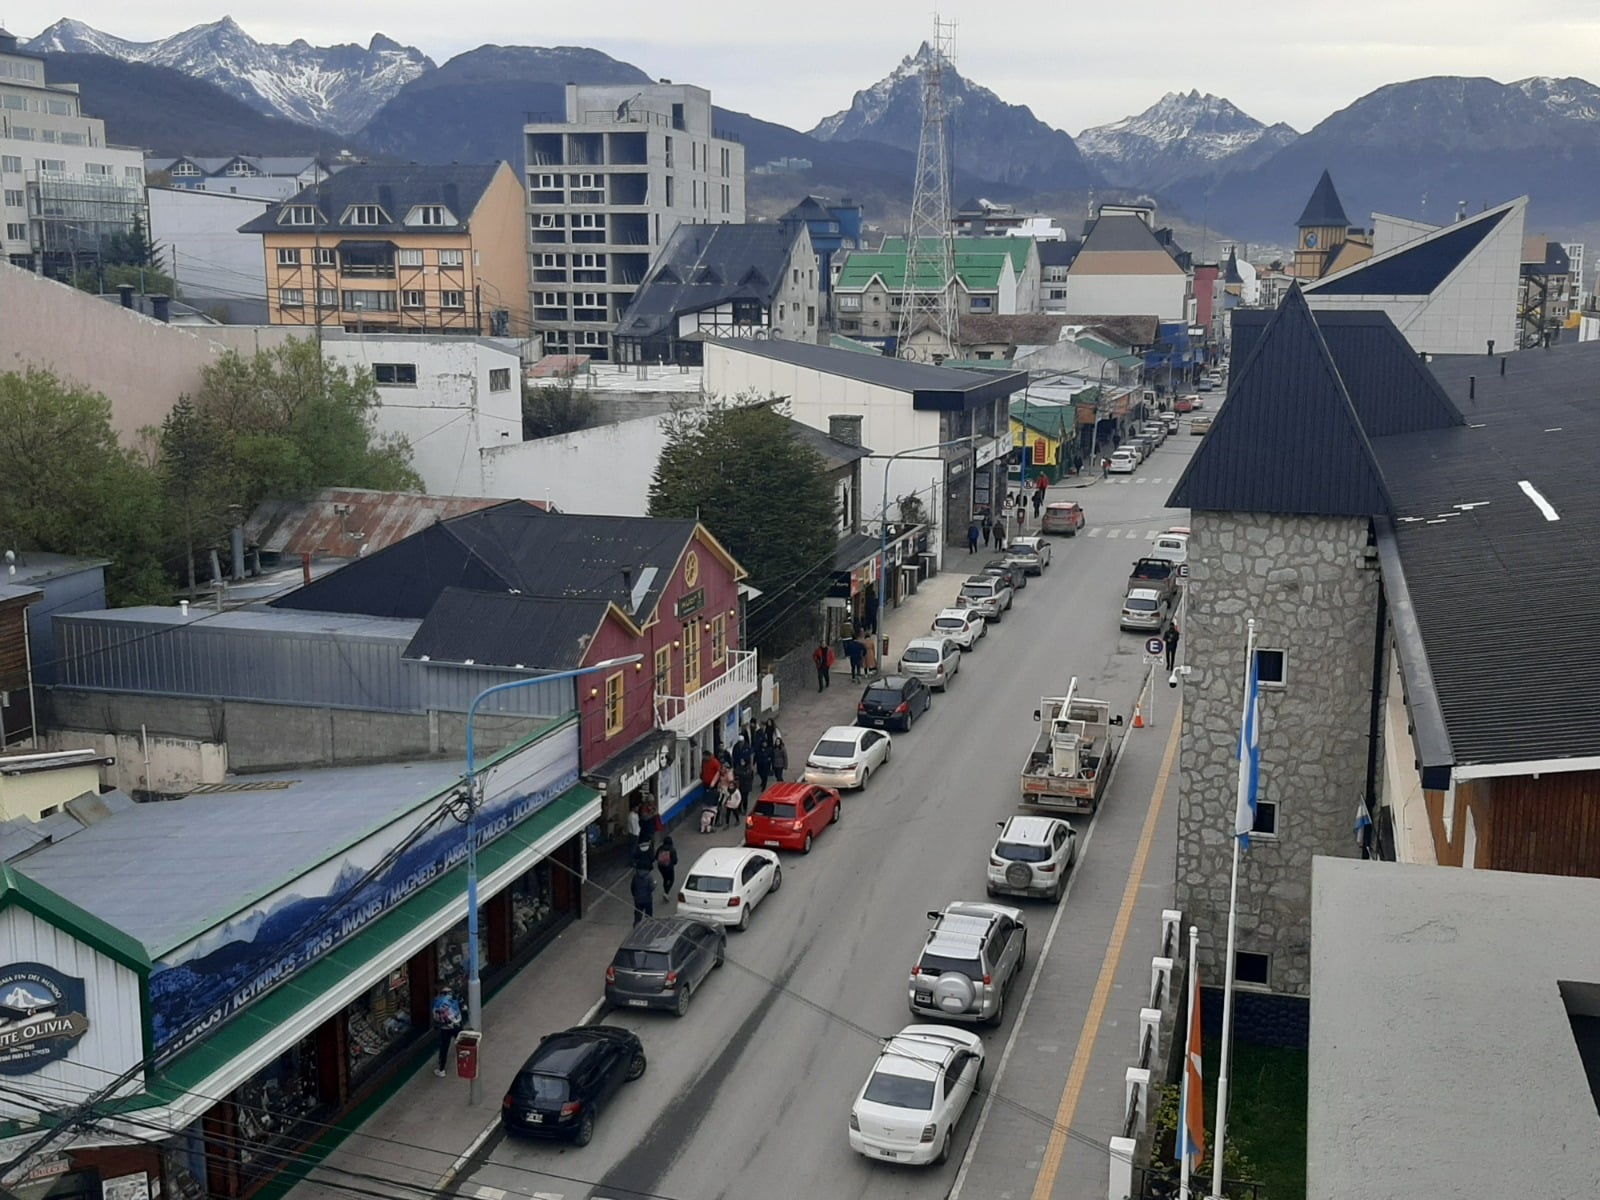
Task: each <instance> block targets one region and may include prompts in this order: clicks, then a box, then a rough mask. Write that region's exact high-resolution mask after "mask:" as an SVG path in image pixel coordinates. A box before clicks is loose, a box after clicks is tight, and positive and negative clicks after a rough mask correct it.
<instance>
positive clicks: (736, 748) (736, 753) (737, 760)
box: [733, 737, 754, 775]
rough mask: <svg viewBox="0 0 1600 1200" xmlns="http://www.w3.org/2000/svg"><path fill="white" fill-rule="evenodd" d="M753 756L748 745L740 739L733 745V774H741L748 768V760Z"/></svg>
mask: <svg viewBox="0 0 1600 1200" xmlns="http://www.w3.org/2000/svg"><path fill="white" fill-rule="evenodd" d="M753 757H754V754H753V753H752V752H751V750H750V743H749V742H747V741H745V740H744V738H743V737H741V738H740V739H739V740H738V741H736V742H735V743H734V744H733V773H734V774H735V775H739V774H742V773H743V772H744V771H746V770H748V769H749V767H750V760H751V759H752V758H753Z"/></svg>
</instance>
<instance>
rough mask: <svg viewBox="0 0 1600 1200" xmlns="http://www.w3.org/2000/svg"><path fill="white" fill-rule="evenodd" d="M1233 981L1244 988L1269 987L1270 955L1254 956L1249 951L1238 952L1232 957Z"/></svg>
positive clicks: (1270, 977)
mask: <svg viewBox="0 0 1600 1200" xmlns="http://www.w3.org/2000/svg"><path fill="white" fill-rule="evenodd" d="M1233 979H1234V982H1235V983H1241V984H1243V985H1245V986H1246V987H1263V988H1264V987H1270V986H1271V980H1272V956H1271V955H1270V954H1255V953H1253V952H1251V951H1249V950H1238V951H1235V952H1234V955H1233Z"/></svg>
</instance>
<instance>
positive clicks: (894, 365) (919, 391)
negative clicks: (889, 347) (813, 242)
mask: <svg viewBox="0 0 1600 1200" xmlns="http://www.w3.org/2000/svg"><path fill="white" fill-rule="evenodd" d="M716 344H717V345H719V346H725V347H727V348H728V349H730V350H737V351H738V352H739V353H741V354H755V355H758V356H760V357H762V358H772V359H777V360H778V361H780V362H787V363H793V364H794V365H796V366H799V367H804V368H806V369H807V370H812V371H819V372H822V373H823V374H826V375H840V376H843V377H844V378H846V379H857V380H860V381H861V382H862V383H870V384H874V385H876V386H878V387H886V388H893V389H894V390H896V391H901V392H910V393H911V394H912V397H913V402H915V401H916V400H917V399H918V398H921V397H929V398H930V399H932V400H937V399H938V398H940V397H959V398H962V399H963V400H965V401H967V402H968V403H969V406H970V404H976V403H982V402H984V401H987V400H993V399H997V398H999V397H1001V396H1009V395H1011V394H1012V393H1013V392H1017V391H1021V390H1022V389H1023V388H1024V387H1026V386H1027V383H1028V376H1027V372H1025V371H1017V372H1014V373H1010V374H1006V375H1000V376H996V375H993V374H988V373H984V372H978V371H958V370H956V369H955V368H953V367H936V366H933V365H931V364H929V363H919V362H910V361H908V360H906V359H903V358H889V357H886V356H885V355H881V354H880V355H877V356H872V355H867V354H853V353H851V352H850V351H848V350H835V349H833V348H832V347H829V346H813V345H809V344H808V343H805V342H766V341H750V340H745V339H739V338H730V339H728V340H726V341H722V342H718V343H716ZM932 406H934V405H930V407H932Z"/></svg>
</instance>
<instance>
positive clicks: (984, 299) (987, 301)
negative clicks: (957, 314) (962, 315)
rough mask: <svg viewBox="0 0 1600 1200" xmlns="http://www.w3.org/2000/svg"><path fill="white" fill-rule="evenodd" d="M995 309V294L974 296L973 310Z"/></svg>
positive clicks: (985, 310) (987, 310)
mask: <svg viewBox="0 0 1600 1200" xmlns="http://www.w3.org/2000/svg"><path fill="white" fill-rule="evenodd" d="M993 310H994V297H993V296H974V297H973V298H972V311H973V312H992V311H993Z"/></svg>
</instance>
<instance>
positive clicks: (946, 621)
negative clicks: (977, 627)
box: [933, 617, 966, 629]
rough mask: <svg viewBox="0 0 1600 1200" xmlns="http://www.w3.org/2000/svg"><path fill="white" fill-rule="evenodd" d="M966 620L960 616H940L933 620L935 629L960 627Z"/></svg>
mask: <svg viewBox="0 0 1600 1200" xmlns="http://www.w3.org/2000/svg"><path fill="white" fill-rule="evenodd" d="M965 624H966V622H965V621H963V620H962V619H961V618H960V617H940V618H938V619H937V620H935V621H934V623H933V627H934V628H935V629H960V628H961V627H962V626H963V625H965Z"/></svg>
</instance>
